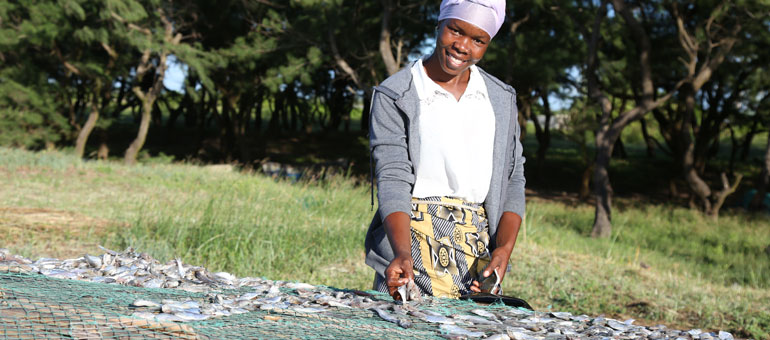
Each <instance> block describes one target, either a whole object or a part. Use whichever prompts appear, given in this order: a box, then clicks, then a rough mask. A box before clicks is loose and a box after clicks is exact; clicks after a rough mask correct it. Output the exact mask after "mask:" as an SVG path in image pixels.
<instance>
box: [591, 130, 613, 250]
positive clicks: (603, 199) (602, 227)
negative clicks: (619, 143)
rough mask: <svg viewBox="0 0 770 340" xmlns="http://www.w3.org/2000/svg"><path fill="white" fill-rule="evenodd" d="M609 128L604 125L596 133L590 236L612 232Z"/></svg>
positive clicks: (606, 235) (611, 143)
mask: <svg viewBox="0 0 770 340" xmlns="http://www.w3.org/2000/svg"><path fill="white" fill-rule="evenodd" d="M613 144H614V141H613V140H612V138H611V134H610V130H609V129H608V128H607V127H606V126H605V127H603V128H601V130H599V131H598V132H597V133H596V162H595V163H594V196H596V203H595V205H596V212H595V213H594V227H593V230H592V231H591V237H609V236H610V234H612V193H613V192H612V184H611V183H610V175H609V173H608V169H609V166H610V159H611V158H612V146H613Z"/></svg>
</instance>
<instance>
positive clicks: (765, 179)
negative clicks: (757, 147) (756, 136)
mask: <svg viewBox="0 0 770 340" xmlns="http://www.w3.org/2000/svg"><path fill="white" fill-rule="evenodd" d="M768 184H770V133H768V135H767V146H766V147H765V164H764V167H763V168H762V172H761V173H760V174H759V179H758V180H757V193H756V194H755V195H754V199H752V200H751V206H750V209H751V210H754V211H757V210H760V209H762V208H763V207H762V204H763V202H764V201H765V194H766V193H767V185H768Z"/></svg>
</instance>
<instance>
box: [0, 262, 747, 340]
mask: <svg viewBox="0 0 770 340" xmlns="http://www.w3.org/2000/svg"><path fill="white" fill-rule="evenodd" d="M102 249H103V250H105V251H106V253H105V254H103V255H101V256H91V255H88V254H86V255H84V256H83V257H80V258H76V259H67V260H58V259H48V258H41V259H38V260H37V261H32V260H30V259H26V258H23V257H20V256H17V255H11V254H9V253H8V250H7V249H0V339H268V338H269V339H350V338H355V339H438V338H450V339H462V338H484V337H486V338H488V339H490V340H492V339H497V340H506V339H516V340H567V339H577V338H580V339H583V338H585V339H606V338H612V339H676V338H681V339H699V340H715V339H720V340H732V338H733V337H732V335H731V334H730V333H727V332H721V331H720V332H718V333H717V332H703V331H701V330H700V329H694V330H689V331H680V330H672V329H667V328H666V327H665V326H655V327H645V326H640V325H634V320H626V321H619V320H614V319H610V318H604V317H602V316H598V317H589V316H586V315H572V314H570V313H566V312H545V313H543V312H533V311H530V310H526V309H521V308H513V307H509V306H506V305H503V304H500V303H496V304H492V305H480V304H477V303H475V302H471V301H463V300H454V299H444V298H435V297H424V296H423V297H421V296H419V294H415V295H414V296H413V294H411V293H408V294H407V293H406V292H403V294H404V295H409V298H410V299H411V298H414V299H415V300H414V301H408V302H406V303H404V302H401V301H400V302H394V301H393V299H392V298H391V297H390V296H388V295H386V294H382V293H378V292H373V291H368V292H362V291H358V290H350V289H338V288H334V287H326V286H314V285H309V284H306V283H298V282H285V281H273V280H268V279H264V278H253V277H243V278H237V277H235V276H234V275H232V274H229V273H226V272H215V273H211V272H209V271H207V270H206V268H204V267H199V266H194V265H190V264H184V263H182V261H181V260H180V259H174V260H171V261H168V262H166V263H161V262H160V261H158V260H156V259H153V258H152V257H151V256H149V255H148V254H146V253H139V252H135V251H134V250H133V249H131V248H129V249H127V250H126V251H124V252H122V253H118V252H115V251H112V250H109V249H104V248H102ZM478 297H479V296H475V298H478Z"/></svg>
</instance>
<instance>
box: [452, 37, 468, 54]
mask: <svg viewBox="0 0 770 340" xmlns="http://www.w3.org/2000/svg"><path fill="white" fill-rule="evenodd" d="M468 43H469V39H468V38H465V37H463V38H459V39H457V40H455V42H454V44H453V45H452V47H454V49H455V50H456V51H457V52H459V53H463V54H465V53H468V50H469V48H468Z"/></svg>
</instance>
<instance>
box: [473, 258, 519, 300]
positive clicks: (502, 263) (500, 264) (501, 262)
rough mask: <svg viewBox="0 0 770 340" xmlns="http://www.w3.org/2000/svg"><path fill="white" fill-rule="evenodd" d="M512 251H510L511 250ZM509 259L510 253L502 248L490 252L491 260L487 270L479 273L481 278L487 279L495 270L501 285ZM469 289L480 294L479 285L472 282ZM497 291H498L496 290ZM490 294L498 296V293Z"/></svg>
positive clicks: (474, 281) (477, 282) (476, 282)
mask: <svg viewBox="0 0 770 340" xmlns="http://www.w3.org/2000/svg"><path fill="white" fill-rule="evenodd" d="M511 250H512V249H511ZM510 258H511V252H510V251H507V250H506V249H503V248H497V249H495V251H493V252H492V260H491V261H489V264H488V265H487V268H486V269H484V271H483V272H482V273H481V278H482V279H484V278H487V277H489V276H490V275H492V273H494V272H495V270H497V276H498V280H499V281H500V283H501V284H502V282H503V278H505V271H506V269H508V261H509V259H510ZM470 289H471V290H472V291H474V292H481V283H480V282H479V281H476V280H473V282H472V283H471V287H470ZM498 290H499V289H498ZM490 293H492V294H498V293H499V291H495V292H490Z"/></svg>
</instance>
